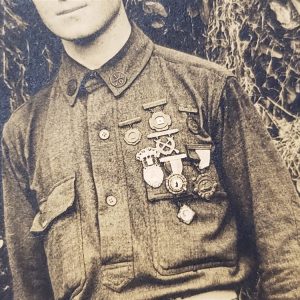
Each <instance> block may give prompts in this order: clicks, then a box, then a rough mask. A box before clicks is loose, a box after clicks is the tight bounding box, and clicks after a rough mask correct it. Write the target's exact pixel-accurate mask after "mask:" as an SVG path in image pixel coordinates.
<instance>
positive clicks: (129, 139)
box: [124, 128, 142, 146]
mask: <svg viewBox="0 0 300 300" xmlns="http://www.w3.org/2000/svg"><path fill="white" fill-rule="evenodd" d="M141 138H142V133H141V132H140V131H139V130H138V129H137V128H131V129H129V130H127V131H126V132H125V136H124V141H125V142H126V143H127V144H128V145H133V146H134V145H136V144H138V143H139V142H140V141H141Z"/></svg>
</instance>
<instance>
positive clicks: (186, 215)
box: [177, 204, 196, 225]
mask: <svg viewBox="0 0 300 300" xmlns="http://www.w3.org/2000/svg"><path fill="white" fill-rule="evenodd" d="M195 215H196V213H195V212H194V211H193V210H192V209H191V208H190V207H189V206H188V205H186V204H184V205H182V206H181V207H180V209H179V212H178V214H177V217H178V219H179V220H180V221H182V222H183V223H185V224H187V225H189V224H191V223H192V221H193V219H194V217H195Z"/></svg>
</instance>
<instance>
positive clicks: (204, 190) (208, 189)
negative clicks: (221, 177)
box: [194, 174, 218, 200]
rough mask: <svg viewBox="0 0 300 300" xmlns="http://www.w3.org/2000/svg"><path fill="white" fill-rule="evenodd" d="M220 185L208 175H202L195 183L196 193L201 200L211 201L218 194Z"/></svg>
mask: <svg viewBox="0 0 300 300" xmlns="http://www.w3.org/2000/svg"><path fill="white" fill-rule="evenodd" d="M217 186H218V184H217V183H216V181H215V180H214V179H213V178H211V177H210V176H209V175H208V174H201V175H199V176H198V177H197V179H196V181H195V188H194V192H196V193H197V194H198V195H199V196H200V197H201V198H204V199H206V200H210V199H211V197H212V196H213V195H214V193H215V192H216V189H217Z"/></svg>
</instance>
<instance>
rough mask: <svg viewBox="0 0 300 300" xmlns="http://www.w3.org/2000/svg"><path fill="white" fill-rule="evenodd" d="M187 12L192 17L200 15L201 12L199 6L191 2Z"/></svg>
mask: <svg viewBox="0 0 300 300" xmlns="http://www.w3.org/2000/svg"><path fill="white" fill-rule="evenodd" d="M187 13H188V15H189V17H190V18H195V17H198V16H199V14H200V12H199V8H197V7H196V6H195V5H192V4H191V3H190V4H189V5H188V7H187Z"/></svg>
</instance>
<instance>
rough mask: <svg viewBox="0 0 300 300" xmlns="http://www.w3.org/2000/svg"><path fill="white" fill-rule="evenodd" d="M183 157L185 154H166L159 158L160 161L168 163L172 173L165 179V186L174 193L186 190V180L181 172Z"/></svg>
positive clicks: (177, 193)
mask: <svg viewBox="0 0 300 300" xmlns="http://www.w3.org/2000/svg"><path fill="white" fill-rule="evenodd" d="M184 158H186V154H178V155H173V156H166V157H163V158H161V159H160V162H163V163H170V166H171V172H172V173H171V175H169V176H168V177H167V179H166V188H167V190H168V191H169V192H170V193H172V194H174V195H179V194H182V193H184V192H186V190H187V180H186V178H185V177H184V176H183V175H182V174H181V173H182V169H183V164H182V159H184Z"/></svg>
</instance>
